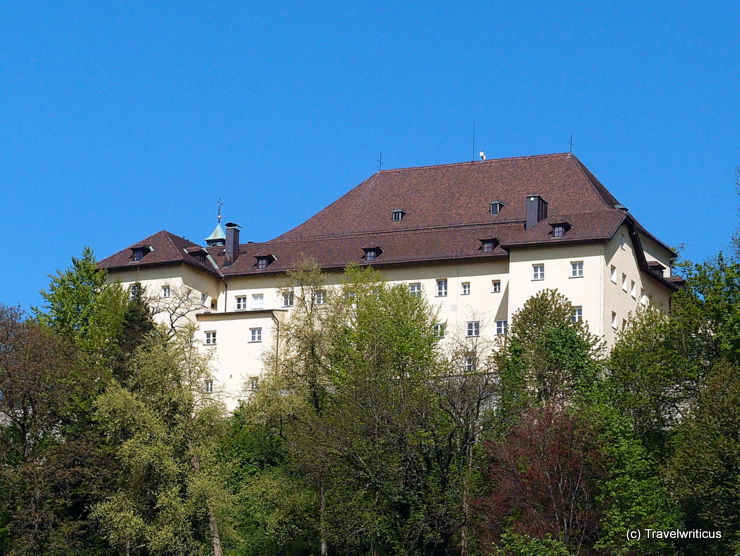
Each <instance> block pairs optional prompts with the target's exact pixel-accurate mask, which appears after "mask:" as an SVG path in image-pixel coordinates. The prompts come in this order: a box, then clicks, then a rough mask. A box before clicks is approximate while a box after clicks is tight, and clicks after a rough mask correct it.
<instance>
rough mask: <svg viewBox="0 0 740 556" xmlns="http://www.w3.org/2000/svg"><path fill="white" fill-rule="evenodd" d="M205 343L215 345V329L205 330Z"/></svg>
mask: <svg viewBox="0 0 740 556" xmlns="http://www.w3.org/2000/svg"><path fill="white" fill-rule="evenodd" d="M206 345H207V346H215V345H216V331H215V330H207V331H206Z"/></svg>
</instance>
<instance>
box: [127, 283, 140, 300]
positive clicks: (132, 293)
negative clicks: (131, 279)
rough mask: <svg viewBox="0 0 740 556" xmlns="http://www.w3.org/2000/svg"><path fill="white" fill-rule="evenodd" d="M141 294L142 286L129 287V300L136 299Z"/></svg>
mask: <svg viewBox="0 0 740 556" xmlns="http://www.w3.org/2000/svg"><path fill="white" fill-rule="evenodd" d="M139 293H141V284H131V285H130V286H129V287H128V297H129V299H136V298H137V297H138V296H139Z"/></svg>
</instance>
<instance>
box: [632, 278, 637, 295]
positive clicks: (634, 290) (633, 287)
mask: <svg viewBox="0 0 740 556" xmlns="http://www.w3.org/2000/svg"><path fill="white" fill-rule="evenodd" d="M630 295H631V296H632V299H637V286H636V285H635V281H634V280H630Z"/></svg>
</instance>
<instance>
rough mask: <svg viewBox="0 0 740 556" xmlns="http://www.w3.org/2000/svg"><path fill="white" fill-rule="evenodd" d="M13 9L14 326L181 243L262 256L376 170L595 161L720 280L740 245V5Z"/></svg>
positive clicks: (9, 110) (637, 208) (8, 19)
mask: <svg viewBox="0 0 740 556" xmlns="http://www.w3.org/2000/svg"><path fill="white" fill-rule="evenodd" d="M450 4H451V3H443V2H423V3H422V2H419V3H412V2H394V3H390V2H375V3H370V2H364V3H362V5H360V3H348V2H334V3H327V2H301V3H291V2H283V3H274V2H259V3H258V2H205V1H203V2H167V3H165V2H33V1H23V2H8V3H4V4H3V6H2V7H1V8H0V122H2V133H0V192H1V194H2V195H1V198H0V217H1V218H0V233H1V234H2V239H3V241H4V244H5V254H4V256H3V257H2V261H3V262H2V263H0V302H2V303H6V304H14V305H15V304H20V305H21V306H22V307H23V308H28V307H29V306H30V305H34V304H39V303H40V297H39V295H38V290H40V289H42V288H44V287H46V285H47V284H48V278H47V276H46V275H47V274H49V273H53V272H54V271H55V270H56V269H60V268H64V267H66V266H68V264H69V260H70V257H71V256H73V255H79V253H80V252H81V250H82V248H83V246H84V245H90V246H91V247H92V248H93V249H94V250H95V253H96V254H97V256H98V257H99V258H103V257H105V256H108V255H110V254H112V253H114V252H115V251H118V250H119V249H122V248H124V247H126V246H128V245H130V244H131V243H133V242H135V241H137V240H139V239H142V238H144V237H146V236H148V235H150V234H152V233H154V232H157V231H159V230H161V229H167V230H169V231H171V232H174V233H176V234H179V235H183V236H186V237H188V238H189V239H191V240H194V241H196V242H201V241H202V239H203V238H204V237H205V236H206V235H208V234H209V233H210V232H211V230H212V229H213V226H214V224H215V210H216V201H217V199H218V198H219V197H222V199H223V202H224V214H225V218H226V219H227V220H233V221H236V222H238V223H239V224H241V225H242V226H243V231H242V237H243V238H244V240H245V241H262V240H266V239H270V238H272V237H274V236H276V235H278V234H280V233H282V232H284V231H286V230H288V229H289V228H291V227H293V226H294V225H296V224H298V223H300V222H301V221H303V220H304V219H306V218H307V217H309V216H311V215H312V214H314V213H315V212H316V211H318V210H319V209H321V208H322V207H324V206H325V205H326V204H328V203H329V202H331V201H332V200H334V199H335V198H337V197H338V196H339V195H341V194H342V193H344V192H345V191H347V190H348V189H350V188H351V187H353V186H354V185H356V184H357V183H359V182H361V181H362V180H364V179H365V178H367V177H368V176H370V175H371V174H372V173H373V172H374V171H376V170H377V167H378V163H377V159H378V155H379V153H380V152H381V151H382V153H383V166H384V168H395V167H407V166H416V165H427V164H441V163H449V162H457V161H464V160H469V159H471V157H472V153H473V145H472V128H473V122H475V127H476V142H475V152H477V151H478V150H485V151H486V153H487V155H488V157H489V158H497V157H505V156H520V155H530V154H543V153H552V152H563V151H567V150H568V139H569V136H570V134H571V133H573V137H574V143H575V147H574V152H575V153H576V155H577V156H578V157H579V158H580V159H581V160H582V161H583V162H584V163H585V164H586V165H587V166H588V167H589V168H590V169H591V171H592V172H593V173H594V174H596V176H597V177H598V178H600V179H601V180H602V182H603V183H604V184H605V185H606V186H607V187H608V188H609V189H610V190H611V191H612V192H613V193H614V194H615V195H616V196H617V198H618V199H620V201H621V202H622V203H624V204H625V205H627V206H628V207H629V208H630V209H631V211H632V212H633V214H635V216H636V217H637V218H638V219H639V220H640V221H641V222H642V223H643V224H644V225H645V226H646V227H647V228H648V229H649V230H651V231H652V232H653V233H654V234H655V235H657V236H658V237H659V238H661V239H662V240H664V241H665V242H666V243H668V244H671V245H678V244H680V243H684V244H685V246H686V247H685V252H684V253H685V255H686V256H687V257H689V258H692V259H703V258H706V257H708V256H711V255H712V254H714V253H716V252H717V251H718V250H720V249H722V248H725V247H726V246H727V245H728V243H729V238H730V236H731V234H732V233H733V231H734V230H735V229H736V227H737V206H738V202H737V201H738V197H737V192H736V189H735V179H736V177H735V172H736V168H737V167H739V166H740V68H739V67H738V66H739V64H738V62H739V61H740V33H738V29H739V28H740V3H738V2H737V1H727V2H695V1H692V2H685V1H673V2H644V1H639V2H609V3H606V2H578V3H576V2H567V1H566V2H490V1H489V2H481V3H458V4H459V5H460V7H456V8H451V7H450Z"/></svg>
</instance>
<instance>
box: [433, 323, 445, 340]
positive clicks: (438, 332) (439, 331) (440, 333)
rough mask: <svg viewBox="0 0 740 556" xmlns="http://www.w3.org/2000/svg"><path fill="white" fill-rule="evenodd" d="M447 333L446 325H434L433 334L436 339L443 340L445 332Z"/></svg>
mask: <svg viewBox="0 0 740 556" xmlns="http://www.w3.org/2000/svg"><path fill="white" fill-rule="evenodd" d="M446 331H447V325H446V324H445V323H443V322H438V323H437V324H435V325H434V334H435V336H437V338H444V337H445V332H446Z"/></svg>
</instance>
